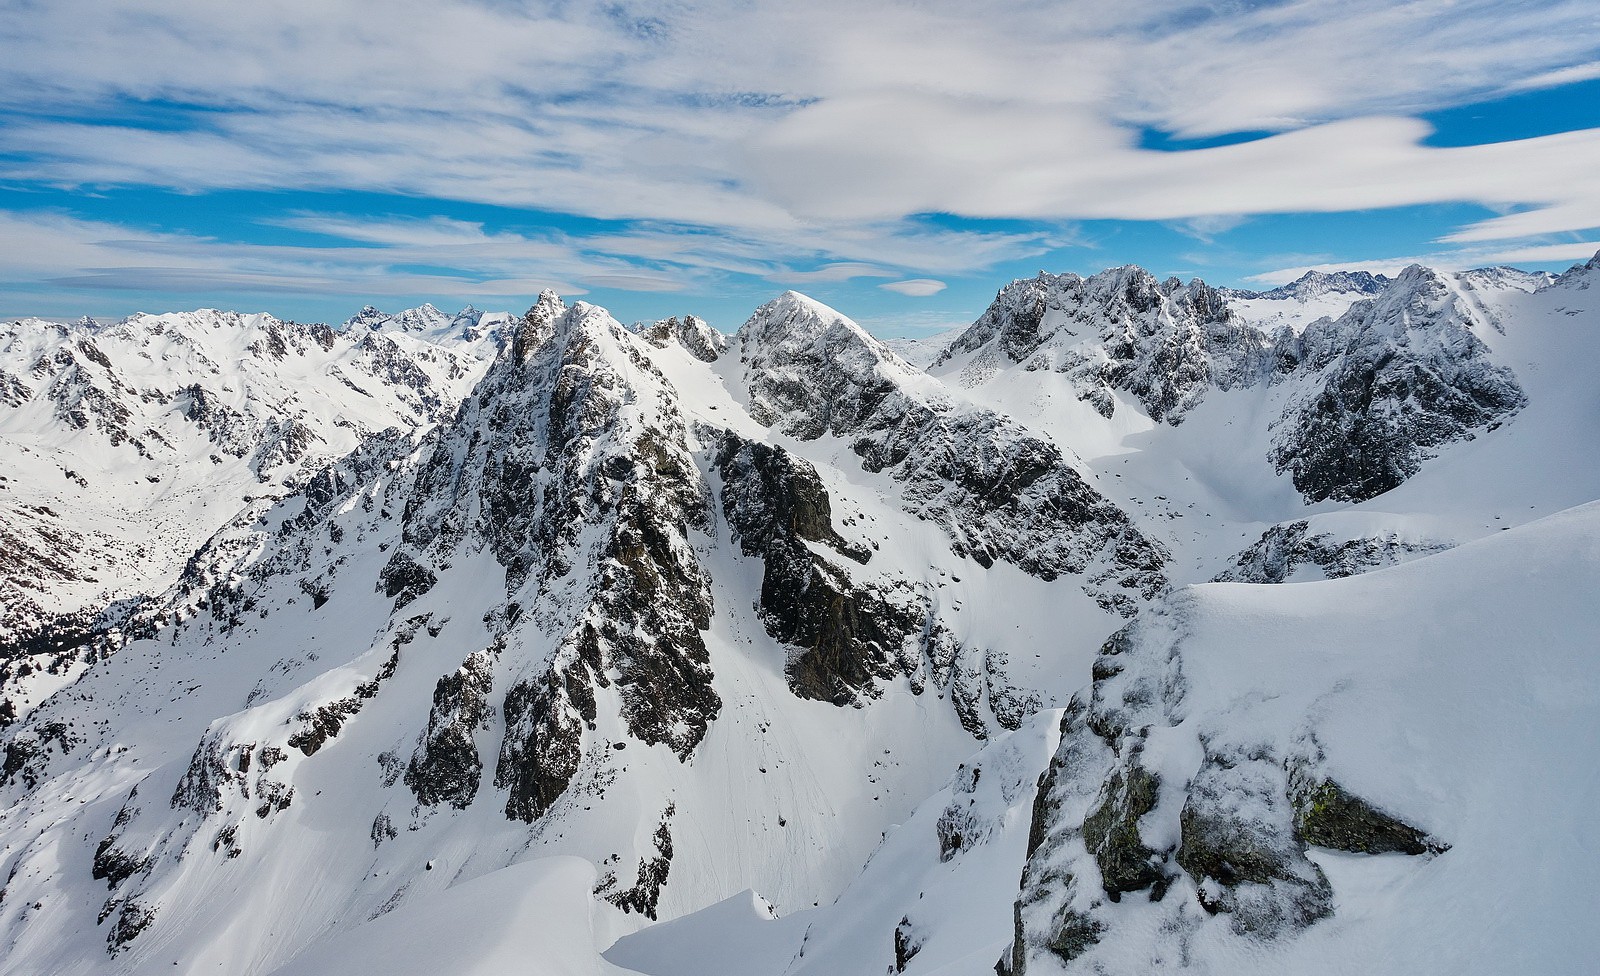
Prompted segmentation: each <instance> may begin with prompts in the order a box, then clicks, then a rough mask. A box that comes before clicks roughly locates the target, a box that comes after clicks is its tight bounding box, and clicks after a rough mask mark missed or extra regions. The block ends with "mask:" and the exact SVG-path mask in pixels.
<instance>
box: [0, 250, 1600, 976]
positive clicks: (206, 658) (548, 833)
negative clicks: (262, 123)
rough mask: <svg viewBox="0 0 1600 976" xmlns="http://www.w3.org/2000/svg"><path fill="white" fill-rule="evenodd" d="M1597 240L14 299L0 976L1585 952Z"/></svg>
mask: <svg viewBox="0 0 1600 976" xmlns="http://www.w3.org/2000/svg"><path fill="white" fill-rule="evenodd" d="M1597 361H1600V255H1597V256H1596V258H1595V259H1594V260H1592V261H1590V262H1589V263H1588V264H1586V265H1580V266H1578V267H1575V268H1573V269H1572V270H1570V271H1568V272H1566V273H1564V274H1561V275H1547V274H1535V273H1527V272H1522V271H1517V270H1515V269H1508V268H1494V269H1482V270H1477V271H1467V272H1441V271H1435V270H1431V269H1427V268H1423V267H1420V266H1413V267H1410V268H1407V269H1406V270H1405V271H1403V272H1401V273H1400V274H1398V275H1397V276H1395V277H1393V278H1385V277H1382V276H1375V275H1369V274H1365V273H1340V274H1319V273H1315V272H1313V273H1309V274H1307V275H1306V276H1305V277H1303V278H1301V279H1300V280H1298V281H1296V282H1294V283H1292V284H1290V285H1286V286H1283V287H1281V288H1277V289H1274V290H1272V291H1268V292H1259V293H1258V292H1242V291H1238V290H1232V289H1223V288H1213V287H1211V286H1209V285H1207V284H1206V283H1204V282H1202V281H1199V280H1192V281H1189V282H1182V281H1179V280H1178V279H1167V280H1164V281H1163V280H1161V279H1158V278H1156V277H1155V276H1153V275H1151V274H1150V273H1148V272H1147V271H1145V270H1143V269H1141V268H1138V267H1133V266H1128V267H1122V268H1115V269H1111V270H1108V271H1104V272H1101V273H1099V274H1096V275H1092V276H1090V277H1087V278H1084V277H1080V276H1078V275H1073V274H1060V275H1057V274H1049V273H1041V274H1040V275H1038V276H1037V277H1035V278H1031V279H1024V280H1018V281H1014V282H1011V283H1010V284H1008V285H1006V286H1005V287H1003V288H1001V289H1000V291H999V292H998V294H997V295H996V297H995V300H994V302H993V303H992V304H991V305H990V306H989V308H988V309H987V310H986V311H985V312H984V313H983V314H982V315H981V316H980V317H979V318H978V319H977V320H976V321H975V322H974V323H973V324H972V325H971V326H969V327H967V328H965V329H962V330H959V331H958V332H956V333H954V334H948V335H945V336H941V337H938V338H937V339H935V340H922V341H917V342H906V341H897V342H889V343H886V342H884V341H880V340H879V339H877V338H875V337H873V336H872V335H869V334H868V333H867V332H866V331H864V330H863V329H862V328H861V327H859V326H858V325H857V324H856V323H855V322H853V321H852V320H850V319H849V318H848V317H846V316H845V315H843V314H841V313H840V312H838V311H835V310H834V309H832V308H829V307H827V306H826V305H823V304H821V303H819V302H816V301H814V300H812V299H810V298H807V297H806V296H803V295H800V294H798V293H795V292H788V293H785V294H783V295H781V296H779V297H777V298H775V299H774V300H772V301H771V302H768V303H767V304H765V305H763V306H761V307H760V308H758V309H756V310H755V312H754V313H753V314H752V315H751V316H750V318H749V320H748V321H746V322H745V323H744V324H743V325H742V326H741V327H740V328H739V329H738V330H737V331H736V332H733V333H731V334H725V333H723V332H719V331H718V330H716V329H714V328H712V327H711V326H710V325H709V324H708V323H707V322H705V321H704V320H702V319H699V318H697V317H695V316H692V315H680V316H676V317H673V318H667V319H663V320H660V321H655V322H646V323H637V324H634V325H630V326H625V325H623V324H622V323H620V322H618V321H617V320H615V319H614V318H613V317H612V316H611V315H610V314H609V313H608V312H607V311H606V310H605V309H602V308H599V307H597V306H594V305H589V304H586V303H583V302H578V303H575V304H572V305H568V304H567V303H566V302H565V301H563V299H562V298H561V297H560V296H558V295H556V294H555V293H553V292H548V291H547V292H545V293H543V294H541V295H540V296H539V297H538V299H537V300H536V301H535V302H534V303H533V304H532V307H531V308H529V309H528V311H527V312H526V313H524V314H522V315H520V316H517V315H510V314H507V313H485V312H481V311H478V310H477V309H474V308H471V307H470V306H469V307H468V308H467V309H465V310H463V311H462V312H461V313H459V314H456V315H448V314H446V313H442V312H440V311H439V310H438V309H435V308H433V307H432V306H429V305H425V306H422V307H421V308H418V309H411V310H407V311H404V312H401V313H398V314H394V315H389V314H385V313H382V312H379V311H378V310H376V309H375V308H372V307H371V306H368V307H367V308H364V309H363V310H362V311H361V312H360V313H358V314H357V315H355V316H353V317H352V318H351V319H349V320H348V321H347V322H345V323H344V324H343V325H341V326H339V327H329V326H326V325H320V324H312V325H307V324H301V323H295V322H287V321H280V320H278V319H276V318H274V317H272V316H270V315H266V314H251V315H241V314H239V313H234V312H219V311H211V310H202V311H197V312H186V313H172V314H165V315H137V316H134V317H132V318H129V319H126V320H123V321H121V322H117V323H114V324H102V323H97V322H94V321H90V320H83V321H80V322H76V323H55V322H46V321H42V320H37V319H26V320H20V321H17V322H13V323H10V324H8V325H5V326H4V327H3V328H0V452H3V455H4V456H5V457H6V458H7V459H8V461H7V463H6V464H5V466H4V468H3V473H0V750H3V766H0V879H3V887H0V973H18V974H22V973H30V974H31V973H42V972H49V973H60V974H69V973H85V974H86V973H104V972H117V973H157V972H160V973H179V972H181V973H214V972H228V973H251V974H284V976H289V974H296V973H305V974H310V973H325V972H335V971H356V972H379V971H382V972H393V973H412V972H415V973H424V972H429V973H432V972H455V973H469V972H470V973H500V972H507V971H530V972H538V973H555V974H566V973H585V974H590V973H592V974H617V973H630V972H631V973H644V974H649V976H718V974H728V976H734V974H740V976H780V974H783V976H801V974H813V973H814V974H854V973H861V974H873V976H876V974H880V973H885V972H890V973H905V974H913V976H917V974H926V976H932V974H952V976H953V974H967V973H971V974H987V973H995V972H998V973H1003V974H1011V976H1022V974H1024V973H1026V974H1046V973H1108V974H1124V973H1126V974H1134V973H1213V972H1215V973H1221V972H1228V973H1255V972H1261V973H1268V972H1273V973H1282V972H1293V973H1299V972H1305V973H1311V972H1330V971H1345V970H1349V971H1357V970H1360V971H1364V972H1380V973H1391V972H1392V973H1402V972H1404V973H1418V972H1439V973H1445V972H1461V971H1481V972H1513V971H1515V972H1543V973H1567V972H1571V973H1578V972H1586V971H1588V968H1589V966H1590V965H1592V963H1591V960H1592V959H1593V958H1594V956H1595V954H1596V953H1597V951H1600V939H1597V937H1596V936H1595V935H1594V934H1592V933H1593V928H1592V926H1590V925H1588V924H1587V921H1588V919H1590V918H1592V917H1594V915H1595V914H1596V913H1597V912H1600V889H1597V888H1596V887H1595V885H1594V884H1593V883H1592V882H1591V881H1590V880H1589V876H1590V874H1591V873H1592V872H1591V871H1589V870H1586V869H1589V868H1594V867H1597V866H1600V865H1597V864H1596V857H1595V854H1594V846H1593V844H1592V843H1591V842H1590V841H1589V840H1588V839H1587V837H1586V836H1585V835H1584V833H1583V830H1582V826H1581V825H1582V824H1583V823H1585V822H1586V820H1587V817H1586V815H1587V813H1588V812H1589V811H1592V810H1593V809H1595V807H1596V805H1597V804H1600V781H1597V779H1596V777H1594V776H1593V775H1591V774H1588V773H1586V772H1585V770H1586V769H1587V765H1588V763H1587V759H1588V752H1589V751H1590V748H1591V747H1592V745H1593V744H1594V743H1595V742H1600V708H1597V706H1596V702H1597V701H1600V667H1597V662H1596V660H1595V657H1594V648H1595V646H1596V635H1597V634H1600V604H1597V603H1596V602H1595V601H1594V600H1593V598H1592V595H1593V594H1594V593H1595V592H1600V459H1597V457H1596V455H1595V453H1594V451H1593V450H1592V446H1593V431H1594V430H1596V429H1597V425H1600V383H1597V382H1596V380H1595V376H1594V366H1593V364H1594V363H1595V362H1597Z"/></svg>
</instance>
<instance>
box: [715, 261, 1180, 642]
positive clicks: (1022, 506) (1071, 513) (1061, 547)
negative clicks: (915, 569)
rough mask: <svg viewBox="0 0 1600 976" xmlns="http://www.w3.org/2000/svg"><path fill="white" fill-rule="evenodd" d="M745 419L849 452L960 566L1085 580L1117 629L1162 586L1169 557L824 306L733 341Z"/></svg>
mask: <svg viewBox="0 0 1600 976" xmlns="http://www.w3.org/2000/svg"><path fill="white" fill-rule="evenodd" d="M738 341H739V347H740V350H741V356H742V357H743V361H744V363H745V378H746V383H747V385H748V389H749V394H750V401H751V414H752V416H754V417H755V418H756V419H757V420H759V421H761V422H762V423H765V424H767V425H769V426H772V427H774V428H776V429H777V430H779V431H781V432H782V433H785V434H788V435H790V436H793V437H797V438H799V439H801V440H815V439H817V438H820V437H823V436H833V437H837V438H840V439H843V440H845V441H846V442H847V443H848V444H849V446H850V450H851V451H852V452H854V453H855V455H856V456H857V457H859V458H860V459H861V466H862V467H863V468H864V469H865V470H867V471H868V472H872V473H879V472H882V473H884V474H886V475H888V477H889V478H891V479H892V480H893V481H895V482H897V483H899V485H900V486H901V495H902V499H903V504H904V506H905V509H906V511H907V512H909V513H911V514H913V515H916V516H918V517H920V518H925V519H927V520H929V521H931V522H933V523H934V524H936V525H938V526H939V527H940V528H941V529H943V530H944V531H945V533H946V534H947V535H948V536H949V537H950V539H951V542H952V548H953V549H954V550H955V551H956V553H957V554H959V555H964V556H970V557H971V558H972V559H974V560H975V561H977V562H978V563H979V564H980V565H983V566H986V567H987V566H990V565H993V564H994V563H995V562H996V561H1001V560H1003V561H1005V562H1009V563H1012V564H1013V565H1015V566H1017V567H1018V568H1020V569H1022V570H1023V571H1024V572H1027V573H1029V574H1031V575H1034V576H1038V577H1040V578H1041V579H1047V580H1049V579H1055V578H1056V577H1058V576H1061V575H1063V574H1069V573H1070V574H1076V575H1083V576H1085V577H1086V579H1085V584H1084V589H1085V592H1087V593H1089V594H1090V595H1091V596H1093V597H1094V598H1095V599H1096V600H1097V601H1099V602H1100V603H1101V605H1102V606H1105V607H1107V608H1108V609H1115V610H1117V611H1118V612H1120V613H1123V614H1124V615H1125V616H1130V615H1132V613H1133V612H1134V607H1135V606H1136V605H1137V601H1138V600H1139V599H1150V598H1152V597H1154V596H1155V595H1156V594H1157V593H1159V592H1161V591H1162V590H1163V588H1164V587H1165V585H1166V580H1165V577H1164V576H1163V575H1162V567H1163V566H1164V565H1165V564H1166V561H1167V554H1166V552H1165V551H1164V550H1163V549H1162V548H1161V546H1160V545H1159V544H1157V543H1155V542H1152V541H1151V540H1149V539H1148V538H1146V537H1145V536H1144V535H1142V534H1141V533H1140V532H1139V530H1138V529H1137V528H1135V527H1134V525H1133V523H1132V522H1131V521H1130V520H1129V519H1128V517H1127V515H1126V513H1124V512H1123V511H1122V510H1121V509H1119V508H1117V506H1115V505H1114V504H1112V503H1111V502H1110V501H1108V500H1106V499H1105V498H1104V497H1103V496H1101V495H1100V494H1099V492H1097V491H1095V489H1094V488H1093V487H1091V486H1090V485H1089V484H1088V483H1087V482H1086V481H1084V479H1083V478H1082V476H1080V475H1079V474H1078V472H1077V471H1075V470H1074V469H1073V468H1072V466H1071V465H1070V464H1068V463H1067V460H1066V458H1064V457H1063V456H1062V454H1061V451H1060V450H1059V449H1058V448H1056V447H1055V446H1054V445H1052V444H1050V443H1048V442H1046V441H1044V440H1041V439H1039V438H1037V437H1034V436H1032V435H1030V434H1028V432H1027V431H1026V430H1025V429H1023V428H1022V427H1020V426H1019V425H1017V424H1016V423H1014V422H1013V421H1010V420H1008V419H1007V418H1004V417H1001V416H1000V415H998V414H996V413H994V412H993V411H990V410H984V409H981V408H976V407H973V406H971V405H964V404H960V403H958V402H957V401H954V400H952V399H950V398H949V397H947V396H946V395H945V394H943V393H923V392H921V390H922V389H926V386H925V383H926V378H919V375H918V374H917V373H916V371H914V370H913V369H912V367H910V366H908V365H906V364H905V363H904V362H902V361H900V360H899V358H898V357H896V356H895V355H894V354H893V353H892V352H890V351H889V350H888V348H887V347H885V346H884V345H883V344H882V343H880V342H878V341H877V340H876V339H873V338H872V337H871V336H869V335H867V334H866V333H865V332H863V331H861V329H860V327H859V326H857V325H856V324H855V323H854V322H851V321H850V320H849V319H847V318H844V317H843V316H841V315H840V314H839V313H837V312H835V311H834V310H832V309H830V308H828V307H827V306H825V305H821V304H818V303H816V302H813V301H811V300H810V299H807V298H805V297H804V296H801V295H797V294H795V293H793V292H790V293H788V294H786V295H784V296H782V297H781V298H779V299H777V300H775V301H773V302H770V303H768V304H767V305H764V306H762V307H761V308H760V309H758V310H757V311H756V313H755V315H754V316H752V317H751V318H750V320H749V321H748V322H746V323H745V325H744V327H743V328H741V329H740V330H739V336H738Z"/></svg>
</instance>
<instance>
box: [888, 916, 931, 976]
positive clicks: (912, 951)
mask: <svg viewBox="0 0 1600 976" xmlns="http://www.w3.org/2000/svg"><path fill="white" fill-rule="evenodd" d="M923 939H924V936H923V935H922V933H920V932H918V931H917V927H916V926H915V925H913V924H911V917H910V916H901V918H900V924H898V925H896V926H895V927H894V971H895V972H897V973H903V972H905V971H906V965H907V964H908V963H910V962H911V960H912V959H913V958H914V957H915V956H916V954H917V953H919V952H921V951H922V942H923Z"/></svg>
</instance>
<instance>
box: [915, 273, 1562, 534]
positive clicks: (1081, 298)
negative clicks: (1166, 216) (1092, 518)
mask: <svg viewBox="0 0 1600 976" xmlns="http://www.w3.org/2000/svg"><path fill="white" fill-rule="evenodd" d="M1460 287H1461V288H1463V289H1471V288H1472V287H1474V280H1473V279H1472V278H1471V277H1470V276H1463V277H1462V279H1461V282H1460ZM1530 287H1532V286H1531V285H1530ZM1330 289H1337V290H1341V291H1345V292H1348V293H1349V294H1351V295H1370V296H1372V297H1371V298H1367V299H1364V300H1361V301H1357V302H1355V303H1354V304H1353V305H1352V306H1351V307H1350V310H1349V311H1348V312H1346V313H1345V314H1344V315H1343V316H1341V317H1340V318H1339V319H1337V320H1331V319H1323V320H1321V321H1319V322H1316V323H1313V324H1312V325H1311V326H1309V327H1308V328H1306V329H1305V330H1304V331H1303V332H1302V333H1300V334H1295V333H1294V332H1292V331H1290V330H1288V329H1283V330H1280V331H1278V332H1276V333H1274V334H1272V335H1268V334H1267V333H1265V332H1263V331H1261V330H1260V329H1258V328H1256V327H1254V326H1252V325H1249V324H1248V323H1245V322H1243V321H1240V320H1239V319H1238V318H1237V317H1236V316H1234V315H1233V313H1232V312H1231V311H1230V309H1229V307H1228V303H1227V299H1228V297H1229V296H1228V295H1227V294H1225V293H1224V292H1220V291H1218V290H1215V289H1212V288H1210V287H1208V286H1207V285H1206V284H1205V283H1204V282H1201V281H1199V280H1195V281H1191V282H1190V283H1188V284H1187V285H1184V284H1181V283H1180V282H1178V281H1177V280H1176V279H1169V280H1168V281H1166V282H1158V281H1157V280H1156V279H1155V278H1154V277H1152V276H1151V275H1150V274H1149V273H1148V272H1146V271H1144V270H1142V269H1140V268H1136V267H1127V268H1116V269H1112V270H1110V271H1105V272H1102V273H1100V274H1097V275H1095V276H1093V277H1091V278H1088V279H1083V278H1079V277H1078V276H1077V275H1050V274H1041V275H1040V276H1039V277H1037V278H1031V279H1025V280H1018V281H1014V282H1012V283H1011V284H1010V285H1007V286H1006V287H1005V288H1003V289H1001V291H1000V293H999V295H997V296H996V298H995V301H994V303H993V304H992V305H991V306H990V307H989V309H988V310H987V311H985V313H984V314H983V316H982V317H981V318H979V320H978V321H977V322H975V323H973V325H972V327H971V328H969V329H968V330H967V331H966V332H964V333H962V335H961V336H960V337H958V338H957V339H956V340H955V341H954V342H953V343H951V345H950V346H949V348H947V349H946V350H945V351H944V353H942V354H941V356H940V358H939V360H938V361H937V362H936V363H935V365H934V370H935V371H936V372H937V371H938V370H939V369H940V368H941V367H946V366H948V367H949V368H950V369H955V368H956V366H957V365H959V366H960V369H961V372H960V379H961V381H962V382H963V383H965V384H967V385H969V386H973V385H978V384H981V383H984V382H987V381H988V380H989V379H990V378H992V377H993V376H994V375H995V374H996V373H997V372H999V371H1000V370H1002V369H1006V368H1010V367H1013V366H1018V365H1020V366H1021V368H1023V369H1025V370H1030V371H1032V370H1051V371H1054V372H1059V373H1062V374H1064V375H1066V376H1067V377H1068V378H1069V379H1070V381H1071V382H1072V384H1073V387H1074V388H1075V389H1076V390H1077V391H1078V396H1079V397H1080V398H1081V399H1083V400H1085V401H1087V402H1088V403H1090V404H1091V405H1093V406H1094V407H1095V409H1096V410H1098V411H1099V412H1100V413H1101V414H1102V415H1104V416H1106V417H1110V416H1111V415H1112V413H1113V411H1114V410H1115V409H1116V402H1117V401H1116V397H1115V396H1114V395H1113V394H1114V393H1121V394H1125V395H1127V396H1130V397H1132V398H1134V399H1136V400H1137V401H1138V402H1139V403H1140V405H1141V406H1143V407H1144V409H1145V411H1146V413H1147V414H1148V415H1149V416H1150V417H1151V418H1152V419H1153V420H1157V421H1164V422H1167V423H1171V424H1178V423H1181V422H1182V420H1183V418H1184V416H1185V415H1186V414H1187V413H1188V412H1189V411H1191V410H1193V409H1194V408H1195V407H1196V406H1198V405H1199V403H1200V402H1201V401H1202V400H1203V399H1204V397H1205V394H1206V392H1207V391H1208V390H1210V389H1212V388H1213V387H1215V388H1217V389H1223V390H1227V389H1232V388H1234V387H1240V386H1258V385H1263V384H1269V383H1282V382H1287V383H1290V384H1292V385H1293V387H1294V393H1293V395H1292V397H1291V402H1290V404H1289V407H1288V409H1287V411H1286V413H1285V415H1284V418H1283V419H1282V420H1281V421H1280V422H1279V423H1278V424H1277V425H1276V427H1277V437H1276V439H1275V440H1274V442H1273V445H1272V448H1271V450H1270V452H1269V454H1268V458H1267V460H1268V461H1269V462H1270V463H1271V464H1272V465H1273V466H1274V467H1275V468H1276V469H1277V470H1278V471H1279V472H1280V473H1288V474H1289V475H1290V476H1291V477H1292V478H1293V479H1294V484H1295V487H1296V488H1297V489H1299V491H1300V492H1301V493H1302V494H1303V495H1304V496H1305V498H1306V500H1307V501H1308V502H1317V501H1322V500H1323V499H1328V498H1332V499H1335V500H1339V501H1361V500H1364V499H1367V498H1371V497H1373V496H1375V495H1378V494H1382V493H1383V492H1385V491H1388V490H1389V489H1391V488H1393V487H1395V486H1396V485H1399V484H1400V483H1401V482H1403V481H1405V480H1406V479H1407V478H1409V477H1411V476H1412V475H1413V474H1415V473H1416V472H1417V470H1418V469H1419V468H1420V466H1421V464H1422V462H1423V461H1425V460H1427V459H1428V458H1429V457H1431V456H1433V454H1434V453H1436V451H1437V448H1439V447H1440V446H1441V445H1443V444H1446V443H1449V442H1451V441H1456V440H1463V439H1467V438H1470V437H1472V436H1474V434H1475V433H1476V432H1478V431H1481V430H1484V429H1493V427H1494V426H1495V425H1497V424H1499V423H1502V422H1504V421H1505V420H1506V419H1507V418H1508V417H1509V416H1511V415H1512V414H1514V413H1515V412H1516V411H1517V410H1518V409H1520V408H1521V407H1522V405H1523V404H1524V402H1525V401H1526V397H1525V396H1524V394H1523V393H1522V390H1521V388H1520V387H1519V386H1518V385H1517V382H1516V378H1515V377H1514V376H1513V375H1512V374H1511V372H1510V371H1509V370H1508V369H1506V368H1504V367H1502V366H1497V365H1495V364H1494V363H1493V362H1492V357H1491V354H1490V352H1489V350H1488V348H1487V347H1486V346H1485V345H1484V344H1483V342H1482V340H1480V339H1479V338H1478V337H1477V336H1476V335H1475V334H1474V332H1473V328H1474V326H1477V327H1480V328H1497V327H1498V323H1495V322H1492V321H1485V320H1483V313H1482V312H1481V311H1479V310H1477V309H1476V308H1475V306H1473V305H1472V304H1471V303H1468V302H1465V301H1462V300H1461V299H1459V298H1458V297H1457V296H1456V295H1455V293H1454V292H1453V291H1452V289H1451V286H1450V285H1449V284H1448V283H1447V282H1446V281H1445V280H1444V279H1443V278H1441V277H1440V276H1439V275H1437V274H1435V273H1433V272H1431V271H1427V270H1425V269H1422V268H1418V267H1412V268H1408V269H1407V270H1406V271H1405V272H1404V273H1402V274H1401V275H1400V277H1398V278H1396V279H1393V280H1388V279H1379V278H1376V277H1373V276H1370V275H1369V276H1365V277H1361V276H1356V275H1344V276H1308V277H1307V278H1304V279H1302V280H1301V281H1300V282H1297V283H1296V286H1293V287H1291V288H1286V289H1280V290H1279V291H1278V292H1272V293H1266V294H1265V295H1263V296H1251V297H1267V298H1283V299H1292V298H1298V297H1302V295H1311V296H1314V295H1315V294H1318V293H1321V292H1325V291H1327V290H1330Z"/></svg>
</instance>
